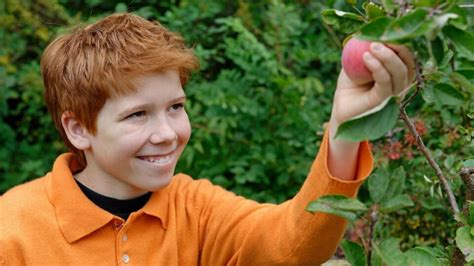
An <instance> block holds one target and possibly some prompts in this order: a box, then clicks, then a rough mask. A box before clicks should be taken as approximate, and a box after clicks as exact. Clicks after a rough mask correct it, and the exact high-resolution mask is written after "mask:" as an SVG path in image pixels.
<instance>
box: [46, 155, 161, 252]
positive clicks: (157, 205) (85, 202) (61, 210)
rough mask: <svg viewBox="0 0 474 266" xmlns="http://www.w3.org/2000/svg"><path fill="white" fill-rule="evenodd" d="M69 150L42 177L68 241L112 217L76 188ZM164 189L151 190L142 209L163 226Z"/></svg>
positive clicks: (73, 240) (98, 226) (72, 160)
mask: <svg viewBox="0 0 474 266" xmlns="http://www.w3.org/2000/svg"><path fill="white" fill-rule="evenodd" d="M74 157H75V156H74V155H73V154H72V153H65V154H62V155H60V156H59V157H58V158H57V159H56V161H55V162H54V164H53V170H52V172H51V173H49V174H48V175H47V178H46V192H47V194H48V198H49V200H50V201H51V204H52V205H53V206H54V209H55V213H56V220H57V222H58V225H59V228H60V230H61V232H62V233H63V235H64V237H65V238H66V240H67V241H68V242H69V243H72V242H75V241H77V240H79V239H81V238H83V237H85V236H87V235H89V234H91V233H92V232H94V231H96V230H97V229H99V228H101V227H103V226H104V225H106V224H108V223H109V222H110V221H111V220H113V219H114V216H113V215H112V214H110V213H108V212H107V211H105V210H103V209H101V208H99V207H97V206H96V205H95V204H94V203H93V202H92V201H90V200H89V199H88V198H87V197H86V196H85V195H84V194H83V193H82V191H81V190H80V188H79V186H78V185H77V184H76V182H75V181H74V177H73V174H72V173H73V172H75V171H76V170H79V169H78V164H77V161H76V160H75V159H74ZM168 189H169V186H168V187H166V188H163V189H161V190H160V191H157V192H154V193H153V194H152V196H151V197H150V200H149V201H148V202H147V204H146V205H145V206H144V207H143V209H142V210H143V212H144V213H146V214H148V215H152V216H155V217H157V218H159V219H160V220H161V221H162V224H163V227H164V228H165V229H166V228H167V219H168Z"/></svg>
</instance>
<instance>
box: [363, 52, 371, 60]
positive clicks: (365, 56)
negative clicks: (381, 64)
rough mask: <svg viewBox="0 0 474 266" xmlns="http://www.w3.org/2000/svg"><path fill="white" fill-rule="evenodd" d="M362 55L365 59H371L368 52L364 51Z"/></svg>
mask: <svg viewBox="0 0 474 266" xmlns="http://www.w3.org/2000/svg"><path fill="white" fill-rule="evenodd" d="M362 57H363V58H364V59H365V60H371V59H372V56H371V54H370V53H369V52H365V53H364V54H363V55H362Z"/></svg>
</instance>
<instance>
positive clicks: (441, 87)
mask: <svg viewBox="0 0 474 266" xmlns="http://www.w3.org/2000/svg"><path fill="white" fill-rule="evenodd" d="M433 94H434V98H435V101H436V102H439V103H441V104H442V105H461V104H463V103H464V100H465V99H464V95H463V94H462V93H461V92H459V91H458V90H457V89H456V88H454V87H453V86H451V85H450V84H447V83H437V84H435V85H434V86H433Z"/></svg>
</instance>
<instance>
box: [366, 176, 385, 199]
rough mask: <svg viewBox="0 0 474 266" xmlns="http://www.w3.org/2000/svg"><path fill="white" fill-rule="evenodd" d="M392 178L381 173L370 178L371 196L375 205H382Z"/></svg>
mask: <svg viewBox="0 0 474 266" xmlns="http://www.w3.org/2000/svg"><path fill="white" fill-rule="evenodd" d="M389 181H390V178H389V176H388V175H387V173H385V172H382V171H379V172H377V173H374V174H372V175H371V176H370V177H369V180H368V182H369V184H368V185H369V194H370V198H371V199H372V201H373V202H375V203H380V201H381V200H382V198H383V197H384V195H385V192H386V191H387V189H388V184H389Z"/></svg>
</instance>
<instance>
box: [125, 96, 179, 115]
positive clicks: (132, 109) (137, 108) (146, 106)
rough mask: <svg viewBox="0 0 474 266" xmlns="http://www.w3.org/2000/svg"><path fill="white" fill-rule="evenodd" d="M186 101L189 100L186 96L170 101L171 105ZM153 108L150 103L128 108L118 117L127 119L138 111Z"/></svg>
mask: <svg viewBox="0 0 474 266" xmlns="http://www.w3.org/2000/svg"><path fill="white" fill-rule="evenodd" d="M186 99H187V98H186V95H183V96H180V97H177V98H174V99H172V100H170V101H169V103H177V102H180V101H185V100H186ZM152 106H153V104H150V103H145V104H139V105H135V106H132V107H130V108H127V109H125V110H124V111H122V112H120V113H119V115H118V117H119V118H122V117H126V116H128V115H130V114H133V113H135V112H137V111H140V110H145V109H150V108H152Z"/></svg>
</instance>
